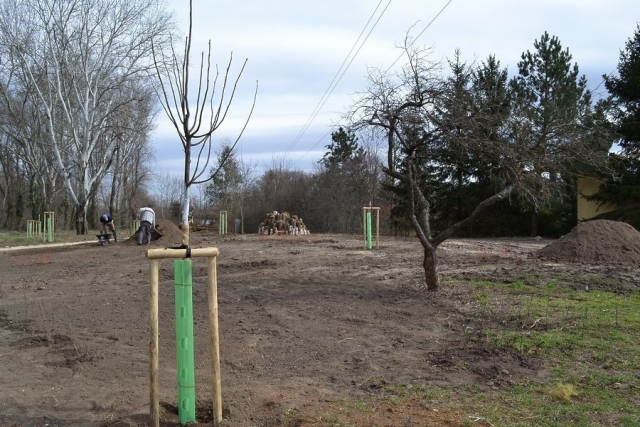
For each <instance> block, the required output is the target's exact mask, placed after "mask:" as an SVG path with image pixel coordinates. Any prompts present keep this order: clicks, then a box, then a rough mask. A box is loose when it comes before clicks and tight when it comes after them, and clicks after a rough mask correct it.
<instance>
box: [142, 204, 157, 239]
mask: <svg viewBox="0 0 640 427" xmlns="http://www.w3.org/2000/svg"><path fill="white" fill-rule="evenodd" d="M151 208H152V207H151V206H147V207H144V208H140V210H139V211H138V218H140V232H139V233H138V244H139V245H141V244H142V238H143V237H146V242H147V245H148V244H149V243H151V228H152V227H155V226H156V213H155V212H154V211H153V209H151Z"/></svg>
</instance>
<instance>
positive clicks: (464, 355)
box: [0, 231, 638, 427]
mask: <svg viewBox="0 0 640 427" xmlns="http://www.w3.org/2000/svg"><path fill="white" fill-rule="evenodd" d="M169 234H170V233H169ZM169 234H165V237H163V238H161V239H160V240H157V241H154V242H152V244H151V246H144V245H143V246H138V245H136V244H135V242H134V241H131V240H129V241H123V242H120V243H117V244H109V245H106V246H100V245H98V243H97V241H96V242H87V243H84V244H81V245H71V246H59V247H52V246H51V245H41V246H38V247H34V248H31V249H21V250H5V251H3V252H0V272H1V274H2V279H1V280H0V367H1V368H0V372H1V375H0V425H2V426H119V427H125V426H145V425H148V422H149V415H148V414H149V371H148V370H149V353H148V342H149V320H148V319H149V267H148V265H149V263H148V261H147V259H146V258H145V250H146V249H149V248H158V247H165V246H173V245H176V244H179V243H180V242H179V241H172V240H174V239H175V237H174V236H173V235H171V237H168V236H169ZM191 243H192V246H193V247H217V248H219V249H220V256H219V257H218V260H217V266H218V298H219V313H220V314H219V324H220V353H221V369H222V398H223V415H224V421H223V425H224V426H240V427H248V426H265V427H267V426H294V425H295V426H307V425H319V426H323V425H327V426H328V425H331V424H330V423H328V422H324V423H323V421H322V420H323V418H322V416H323V414H327V413H332V412H335V411H337V410H338V409H337V408H339V407H340V405H341V404H343V403H344V402H345V401H360V400H363V401H366V400H367V399H375V398H377V397H379V396H380V395H381V393H384V389H385V386H388V385H394V384H430V385H454V386H455V385H464V384H469V383H474V384H477V386H478V387H479V388H480V389H483V388H492V387H500V386H501V385H502V384H513V383H514V382H518V381H521V380H523V379H525V378H526V379H527V380H528V381H544V380H545V379H546V378H548V375H549V373H548V367H547V366H545V364H544V363H543V362H542V361H541V360H537V359H536V358H535V357H533V356H527V355H523V354H519V353H516V352H512V351H510V350H509V349H507V348H501V349H496V348H491V347H488V346H483V344H482V343H478V342H475V341H472V340H470V339H469V338H468V337H469V334H467V333H465V332H466V330H467V329H468V328H470V327H474V326H476V325H474V324H473V322H474V318H475V317H474V313H475V312H476V311H477V309H478V305H477V303H476V302H474V300H473V299H471V298H470V297H469V296H468V292H467V291H466V287H465V286H464V285H463V284H462V283H461V281H462V280H467V279H479V280H484V279H487V280H492V281H504V282H508V281H513V280H527V281H529V282H532V283H529V284H531V285H538V284H544V283H546V282H547V281H549V280H550V278H551V277H553V278H557V277H563V278H565V280H566V281H567V282H566V283H567V286H572V287H576V288H578V287H579V286H583V285H584V284H585V283H588V284H589V286H591V287H592V288H597V287H603V288H604V287H607V286H610V285H609V283H612V281H611V280H612V279H614V282H615V283H617V284H618V285H617V286H620V287H621V289H617V290H619V291H624V289H623V288H625V287H629V288H631V287H636V286H637V282H638V269H637V268H636V267H635V266H624V265H622V266H620V265H608V264H596V265H578V264H575V263H561V262H556V261H553V260H549V259H540V258H536V257H533V256H532V255H533V254H534V253H535V252H536V251H537V250H539V249H541V248H543V247H544V246H546V245H548V244H550V243H552V241H550V240H545V239H478V240H474V239H451V240H449V241H447V242H445V243H444V244H443V245H441V247H440V248H439V256H440V272H441V275H442V278H443V284H442V289H441V290H440V291H439V292H437V293H430V292H426V291H425V290H424V289H423V288H422V282H423V272H422V270H421V266H420V264H421V260H422V256H421V248H420V246H419V243H418V241H417V240H416V239H415V238H392V237H381V238H380V241H379V248H375V247H374V249H373V250H365V248H364V239H363V238H362V236H357V235H313V234H312V235H306V236H258V235H242V236H233V235H231V236H218V235H215V234H214V233H211V232H206V231H201V232H196V233H194V234H193V236H192V240H191ZM193 275H194V302H193V306H194V323H195V335H196V337H195V339H196V390H197V396H198V410H199V412H198V421H199V423H198V424H200V425H208V424H210V422H211V414H210V409H209V408H210V407H211V385H210V384H211V379H210V376H211V372H210V366H211V365H210V358H209V344H208V342H209V341H208V340H209V330H208V317H207V292H206V264H205V262H204V261H203V260H197V259H196V260H194V267H193ZM518 278H520V279H518ZM523 278H524V279H523ZM614 290H615V289H614ZM173 299H174V298H173V265H172V262H171V261H162V262H161V263H160V395H161V418H162V422H161V425H163V426H176V425H179V423H178V417H177V414H176V412H177V410H176V402H177V396H176V369H175V366H176V362H175V341H174V340H175V338H174V337H175V335H174V326H173V325H174V307H173ZM444 403H445V402H438V401H437V400H434V401H433V402H431V403H430V404H429V405H428V406H422V407H404V408H402V410H398V409H395V410H392V409H389V410H388V411H377V412H376V414H377V415H376V417H377V418H376V419H370V418H367V417H370V416H371V415H368V414H367V413H365V412H363V413H362V420H361V421H360V422H359V423H358V424H357V425H362V426H374V425H380V426H398V427H400V426H426V425H429V426H439V425H442V426H444V425H447V426H462V425H467V424H465V421H467V422H468V420H465V418H466V417H467V416H468V415H469V414H451V413H439V412H438V408H439V407H440V406H441V405H443V404H444ZM295 412H300V413H304V414H305V419H304V420H303V419H300V418H296V417H289V416H288V414H292V413H295ZM310 420H315V421H310ZM476 425H481V424H476Z"/></svg>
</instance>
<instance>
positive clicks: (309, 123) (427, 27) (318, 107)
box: [287, 0, 453, 165]
mask: <svg viewBox="0 0 640 427" xmlns="http://www.w3.org/2000/svg"><path fill="white" fill-rule="evenodd" d="M452 1H453V0H449V1H448V2H447V3H446V4H445V5H444V6H443V7H442V8H441V9H440V10H439V11H438V13H437V14H436V15H435V16H434V17H433V18H432V19H431V21H429V23H428V24H427V25H426V26H425V27H424V28H423V29H422V31H420V33H418V35H417V36H416V37H415V38H414V39H413V41H412V42H411V43H410V44H409V46H408V47H411V46H413V44H414V43H415V42H416V41H417V40H418V39H419V38H420V37H421V36H422V35H423V34H424V33H425V31H427V30H428V29H429V27H430V26H431V24H433V22H434V21H435V20H436V19H438V17H439V16H440V15H441V14H442V12H444V11H445V9H446V8H447V7H448V6H449V5H450V4H451V2H452ZM381 3H382V0H381V1H380V3H378V6H376V9H375V10H374V11H373V13H372V15H371V17H370V18H369V21H367V25H369V22H371V19H372V18H373V16H374V15H375V13H376V11H377V10H378V8H379V7H380V4H381ZM390 4H391V0H389V3H387V5H386V6H385V8H384V10H383V11H382V13H381V14H380V16H379V17H378V19H377V20H376V22H375V24H374V25H373V27H372V28H371V30H369V33H367V37H366V38H365V39H364V40H363V42H362V44H361V45H360V47H359V48H358V50H357V51H356V53H355V55H354V56H353V57H352V58H351V60H350V61H349V64H348V65H347V67H346V68H345V69H344V70H343V71H342V74H340V78H339V79H338V81H337V82H335V84H334V85H333V87H331V84H333V82H334V81H335V79H336V76H337V75H338V74H339V73H340V70H338V73H336V76H334V78H333V80H332V81H331V84H329V87H330V88H331V90H330V91H329V89H327V91H325V94H324V95H323V98H321V101H320V102H319V103H318V105H317V106H316V109H315V110H314V113H312V115H311V117H310V118H309V120H307V123H306V124H305V126H304V128H303V129H302V131H301V132H300V133H299V134H298V136H297V137H296V139H295V140H294V142H293V144H292V145H291V146H290V147H289V149H288V150H287V153H289V152H290V150H291V149H292V148H293V147H294V146H295V145H296V144H297V143H298V142H299V140H300V138H301V137H302V135H303V134H304V132H306V130H307V129H308V128H309V126H310V125H311V122H312V121H313V120H314V119H315V117H316V116H317V115H318V113H319V112H320V109H321V108H322V107H323V106H324V104H325V103H326V102H327V100H328V98H329V96H330V95H331V94H332V93H333V90H334V89H335V88H336V86H337V85H338V83H340V80H341V79H342V77H343V76H344V74H345V73H346V71H347V69H348V68H349V66H351V63H352V62H353V60H354V59H355V58H356V56H357V55H358V53H359V52H360V50H361V49H362V47H363V46H364V43H365V42H366V41H367V39H368V38H369V36H370V35H371V32H372V31H373V30H374V28H375V27H376V25H378V22H379V21H380V18H382V15H384V13H385V12H386V10H387V8H388V7H389V5H390ZM367 25H365V27H364V29H363V30H362V32H364V30H365V29H366V28H367ZM362 32H361V33H360V36H358V40H360V37H361V36H362ZM358 40H356V43H355V44H354V47H355V45H356V44H357V43H358ZM352 51H353V47H352V48H351V51H350V52H349V55H350V54H351V52H352ZM349 55H347V58H345V61H344V62H346V60H347V59H348V57H349ZM403 56H404V53H402V54H400V56H398V58H396V60H395V61H393V63H392V64H391V65H390V66H389V68H387V72H388V71H389V70H390V69H391V68H392V67H393V66H394V65H395V64H396V63H397V62H398V61H399V60H400V58H402V57H403ZM344 62H343V63H342V65H344ZM340 68H341V69H342V66H341V67H340ZM327 92H328V95H327ZM325 95H326V98H325ZM329 133H331V131H329V132H327V133H326V134H324V135H323V136H322V138H320V139H319V140H318V141H317V142H316V143H315V144H313V146H311V148H309V150H307V152H306V153H304V154H303V155H302V156H300V158H298V159H297V160H296V161H294V162H293V163H292V165H295V164H296V163H298V162H299V161H300V160H302V159H303V158H304V157H305V156H306V155H307V154H309V153H310V152H311V151H312V150H313V149H314V148H315V147H317V146H318V144H319V143H320V142H322V140H324V138H326V137H327V135H329Z"/></svg>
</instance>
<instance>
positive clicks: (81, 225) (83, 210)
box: [76, 202, 87, 235]
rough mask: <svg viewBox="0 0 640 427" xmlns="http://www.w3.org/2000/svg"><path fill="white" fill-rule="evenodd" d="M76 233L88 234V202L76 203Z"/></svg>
mask: <svg viewBox="0 0 640 427" xmlns="http://www.w3.org/2000/svg"><path fill="white" fill-rule="evenodd" d="M76 234H78V235H82V234H87V207H86V202H85V203H84V204H83V203H80V204H77V205H76Z"/></svg>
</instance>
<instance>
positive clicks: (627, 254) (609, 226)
mask: <svg viewBox="0 0 640 427" xmlns="http://www.w3.org/2000/svg"><path fill="white" fill-rule="evenodd" d="M535 255H536V257H538V258H543V259H548V260H553V261H562V262H573V263H582V264H592V265H601V264H613V265H616V264H617V265H638V264H640V231H638V230H636V229H635V228H633V227H632V226H631V225H629V224H627V223H624V222H620V221H610V220H605V219H599V220H594V221H588V222H583V223H580V224H578V225H577V226H576V227H574V228H573V230H571V232H570V233H569V234H566V235H564V236H562V237H561V238H560V239H558V240H557V241H555V242H554V243H551V244H550V245H547V246H545V247H544V248H542V249H540V250H538V251H537V252H536V254H535Z"/></svg>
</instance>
